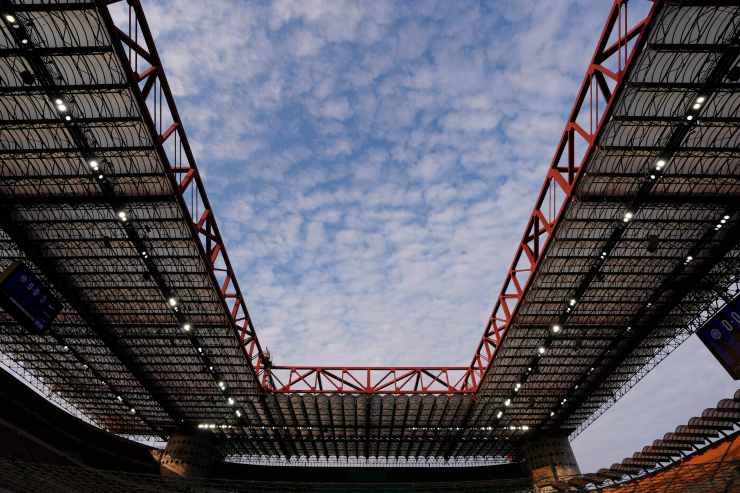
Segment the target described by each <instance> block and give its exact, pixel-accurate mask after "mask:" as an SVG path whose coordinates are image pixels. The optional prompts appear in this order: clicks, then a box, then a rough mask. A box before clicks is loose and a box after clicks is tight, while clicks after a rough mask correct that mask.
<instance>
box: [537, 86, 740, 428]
mask: <svg viewBox="0 0 740 493" xmlns="http://www.w3.org/2000/svg"><path fill="white" fill-rule="evenodd" d="M706 100H707V97H706V96H704V95H700V96H698V97H697V98H696V99H695V100H694V103H693V104H692V106H691V110H692V111H690V112H689V114H688V115H687V116H686V120H687V121H693V120H694V118H695V116H696V113H697V112H698V111H699V110H700V109H701V108H702V106H703V104H704V103H705V102H706ZM667 164H668V158H667V157H664V156H661V157H659V158H658V159H657V160H656V161H655V172H656V173H660V172H662V171H663V168H665V166H666V165H667ZM656 178H657V176H656V174H655V173H653V174H651V175H650V179H651V180H655V179H656ZM635 213H636V212H635V211H633V210H627V211H626V212H625V213H624V216H623V217H622V222H624V223H625V224H626V223H629V222H630V221H632V220H633V219H634V217H635ZM729 219H730V216H729V215H724V216H723V218H722V219H721V220H720V222H719V223H718V224H717V225H716V226H715V229H716V230H719V229H721V228H722V225H723V224H725V223H726V222H727V221H728V220H729ZM607 255H608V253H607V251H606V250H603V251H602V252H601V255H600V259H601V260H602V261H604V260H606V257H607ZM693 260H694V257H693V256H692V255H687V256H686V259H685V260H684V264H689V263H691V262H692V261H693ZM575 303H576V300H575V299H571V300H570V303H569V304H570V306H571V307H572V306H574V305H575ZM647 306H652V303H648V304H647ZM566 312H568V313H569V312H570V308H568V309H567V310H566ZM560 330H561V327H560V325H557V324H555V325H553V326H552V332H553V333H555V334H557V333H559V332H560ZM626 330H627V332H631V331H632V327H631V326H627V328H626ZM593 371H594V368H593V367H591V368H590V369H589V370H588V375H591V374H592V373H593ZM578 388H579V385H578V384H576V385H575V387H574V389H575V390H578ZM567 402H568V399H567V397H566V398H563V400H561V401H560V404H559V406H564V405H565V404H566V403H567ZM555 414H556V413H555V411H550V417H554V416H555Z"/></svg>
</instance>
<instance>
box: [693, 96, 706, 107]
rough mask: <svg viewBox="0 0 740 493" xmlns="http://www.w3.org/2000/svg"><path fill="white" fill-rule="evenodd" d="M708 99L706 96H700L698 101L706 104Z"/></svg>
mask: <svg viewBox="0 0 740 493" xmlns="http://www.w3.org/2000/svg"><path fill="white" fill-rule="evenodd" d="M706 100H707V98H706V96H699V97H698V98H696V103H697V104H699V105H701V104H704V101H706Z"/></svg>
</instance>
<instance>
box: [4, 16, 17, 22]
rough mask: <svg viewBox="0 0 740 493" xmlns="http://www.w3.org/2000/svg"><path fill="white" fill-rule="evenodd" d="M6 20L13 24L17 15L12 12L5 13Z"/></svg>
mask: <svg viewBox="0 0 740 493" xmlns="http://www.w3.org/2000/svg"><path fill="white" fill-rule="evenodd" d="M5 20H6V21H8V22H10V23H11V24H12V23H14V22H15V16H14V15H11V14H5Z"/></svg>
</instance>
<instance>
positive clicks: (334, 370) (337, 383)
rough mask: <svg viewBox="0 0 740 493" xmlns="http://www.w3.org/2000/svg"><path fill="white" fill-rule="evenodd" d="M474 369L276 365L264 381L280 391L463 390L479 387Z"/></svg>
mask: <svg viewBox="0 0 740 493" xmlns="http://www.w3.org/2000/svg"><path fill="white" fill-rule="evenodd" d="M472 371H473V370H472V369H471V368H469V367H464V366H458V367H448V368H438V367H411V366H399V367H387V366H375V367H359V366H336V367H326V366H322V367H311V366H273V367H271V368H270V369H269V370H268V371H265V374H264V375H265V376H267V374H268V373H269V376H270V377H271V379H270V380H269V381H270V383H268V379H265V380H264V381H263V382H262V383H263V386H264V387H265V388H267V389H268V390H270V391H272V392H276V393H301V394H306V393H323V394H340V393H356V394H463V393H472V392H474V391H475V383H474V382H475V378H474V377H473V376H472V375H471V373H472Z"/></svg>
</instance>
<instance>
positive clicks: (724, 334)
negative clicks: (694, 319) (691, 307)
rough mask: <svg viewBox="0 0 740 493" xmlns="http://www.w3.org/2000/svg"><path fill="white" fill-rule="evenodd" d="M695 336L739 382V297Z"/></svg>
mask: <svg viewBox="0 0 740 493" xmlns="http://www.w3.org/2000/svg"><path fill="white" fill-rule="evenodd" d="M696 335H698V336H699V339H701V341H702V342H703V343H704V345H705V346H706V347H707V349H709V350H710V351H711V352H712V354H714V357H715V358H717V361H719V362H720V363H721V364H722V366H724V367H725V370H727V372H728V373H729V374H730V375H731V376H732V378H734V379H735V380H740V296H736V297H735V298H734V299H732V300H731V301H730V302H729V303H727V304H726V305H725V306H724V308H722V309H721V310H720V311H718V312H717V313H716V314H715V315H714V316H713V317H712V318H710V319H709V320H708V321H707V322H706V323H705V324H704V325H703V326H702V327H701V328H700V329H699V330H698V331H697V332H696Z"/></svg>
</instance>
